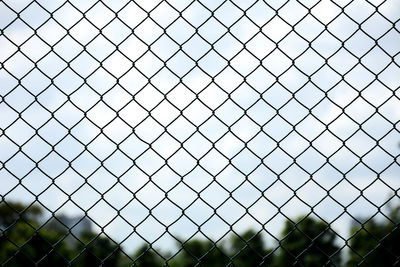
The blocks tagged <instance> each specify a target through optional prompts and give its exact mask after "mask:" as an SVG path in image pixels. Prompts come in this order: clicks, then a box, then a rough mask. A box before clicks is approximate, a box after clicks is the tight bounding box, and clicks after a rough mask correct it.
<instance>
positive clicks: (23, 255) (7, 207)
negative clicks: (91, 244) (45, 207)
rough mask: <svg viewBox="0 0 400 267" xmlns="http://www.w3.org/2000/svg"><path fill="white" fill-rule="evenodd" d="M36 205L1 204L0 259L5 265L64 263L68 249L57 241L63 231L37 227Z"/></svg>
mask: <svg viewBox="0 0 400 267" xmlns="http://www.w3.org/2000/svg"><path fill="white" fill-rule="evenodd" d="M40 214H42V210H41V209H40V208H39V207H38V206H34V205H33V206H29V207H26V206H25V205H23V204H21V203H14V202H9V203H5V202H3V203H1V204H0V228H1V232H0V263H4V262H7V266H31V265H34V264H40V265H41V266H54V265H55V264H60V263H61V264H63V265H66V264H67V262H68V260H67V258H66V257H68V256H69V252H70V251H69V250H68V248H67V247H66V246H65V244H64V243H63V241H60V240H61V239H62V234H60V233H57V232H54V231H48V230H46V229H40V230H39V222H38V218H39V215H40Z"/></svg>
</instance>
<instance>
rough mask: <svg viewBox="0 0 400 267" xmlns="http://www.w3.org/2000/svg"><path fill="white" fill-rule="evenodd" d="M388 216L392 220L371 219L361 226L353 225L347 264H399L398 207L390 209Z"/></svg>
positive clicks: (399, 233)
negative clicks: (379, 220)
mask: <svg viewBox="0 0 400 267" xmlns="http://www.w3.org/2000/svg"><path fill="white" fill-rule="evenodd" d="M389 218H390V219H391V220H392V222H391V221H387V222H386V223H385V222H378V221H376V220H374V219H371V220H369V221H368V222H367V223H366V224H364V225H363V227H353V229H352V232H353V236H352V238H351V239H350V247H351V251H350V257H349V261H348V264H347V265H348V266H394V265H396V264H397V265H399V264H400V262H399V260H400V246H399V242H400V229H399V227H400V226H399V223H400V207H397V208H394V209H391V211H390V216H389ZM361 262H362V264H360V263H361Z"/></svg>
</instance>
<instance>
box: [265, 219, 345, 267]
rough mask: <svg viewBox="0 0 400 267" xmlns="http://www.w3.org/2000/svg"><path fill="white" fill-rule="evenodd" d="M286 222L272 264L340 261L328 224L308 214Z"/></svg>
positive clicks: (304, 264)
mask: <svg viewBox="0 0 400 267" xmlns="http://www.w3.org/2000/svg"><path fill="white" fill-rule="evenodd" d="M296 221H297V223H296V224H293V223H292V222H291V221H289V220H288V221H286V223H285V226H284V229H283V231H282V241H281V249H280V253H279V255H278V257H276V258H275V259H274V261H273V266H310V267H311V266H334V265H336V266H337V265H339V264H340V255H339V253H338V252H337V251H338V249H339V248H338V247H337V246H336V245H335V239H336V234H335V233H334V232H333V231H332V230H331V228H330V227H329V225H327V224H326V223H324V222H322V221H317V220H315V219H313V218H310V217H305V218H303V219H301V218H299V219H298V220H296Z"/></svg>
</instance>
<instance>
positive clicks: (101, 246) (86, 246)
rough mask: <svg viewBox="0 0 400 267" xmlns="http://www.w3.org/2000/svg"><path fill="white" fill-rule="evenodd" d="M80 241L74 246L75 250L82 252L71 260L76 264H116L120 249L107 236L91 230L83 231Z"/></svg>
mask: <svg viewBox="0 0 400 267" xmlns="http://www.w3.org/2000/svg"><path fill="white" fill-rule="evenodd" d="M79 240H80V241H81V242H82V243H80V244H79V245H77V246H76V248H75V251H77V252H78V253H79V252H82V253H81V254H80V255H79V257H78V258H77V259H76V260H74V261H73V263H74V265H77V266H100V265H101V266H116V265H117V264H118V261H119V258H120V256H121V255H120V254H121V250H120V248H119V246H118V245H117V244H115V243H114V242H113V241H111V240H110V239H109V238H107V237H103V236H101V235H97V234H95V233H92V232H85V233H83V234H82V236H81V237H80V238H79Z"/></svg>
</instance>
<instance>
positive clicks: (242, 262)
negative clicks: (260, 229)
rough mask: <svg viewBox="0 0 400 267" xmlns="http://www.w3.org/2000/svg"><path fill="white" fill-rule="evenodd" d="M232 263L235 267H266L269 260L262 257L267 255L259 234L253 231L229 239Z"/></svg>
mask: <svg viewBox="0 0 400 267" xmlns="http://www.w3.org/2000/svg"><path fill="white" fill-rule="evenodd" d="M231 251H232V252H231V254H232V262H233V264H234V265H235V266H238V267H242V266H243V267H245V266H259V265H260V264H261V263H263V266H266V265H268V263H269V260H268V259H265V260H264V256H265V254H267V253H266V252H267V251H266V248H265V244H264V241H263V239H262V236H261V234H259V233H256V232H255V231H254V230H248V231H246V232H245V233H243V234H242V235H240V236H238V235H235V236H233V238H232V239H231Z"/></svg>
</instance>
